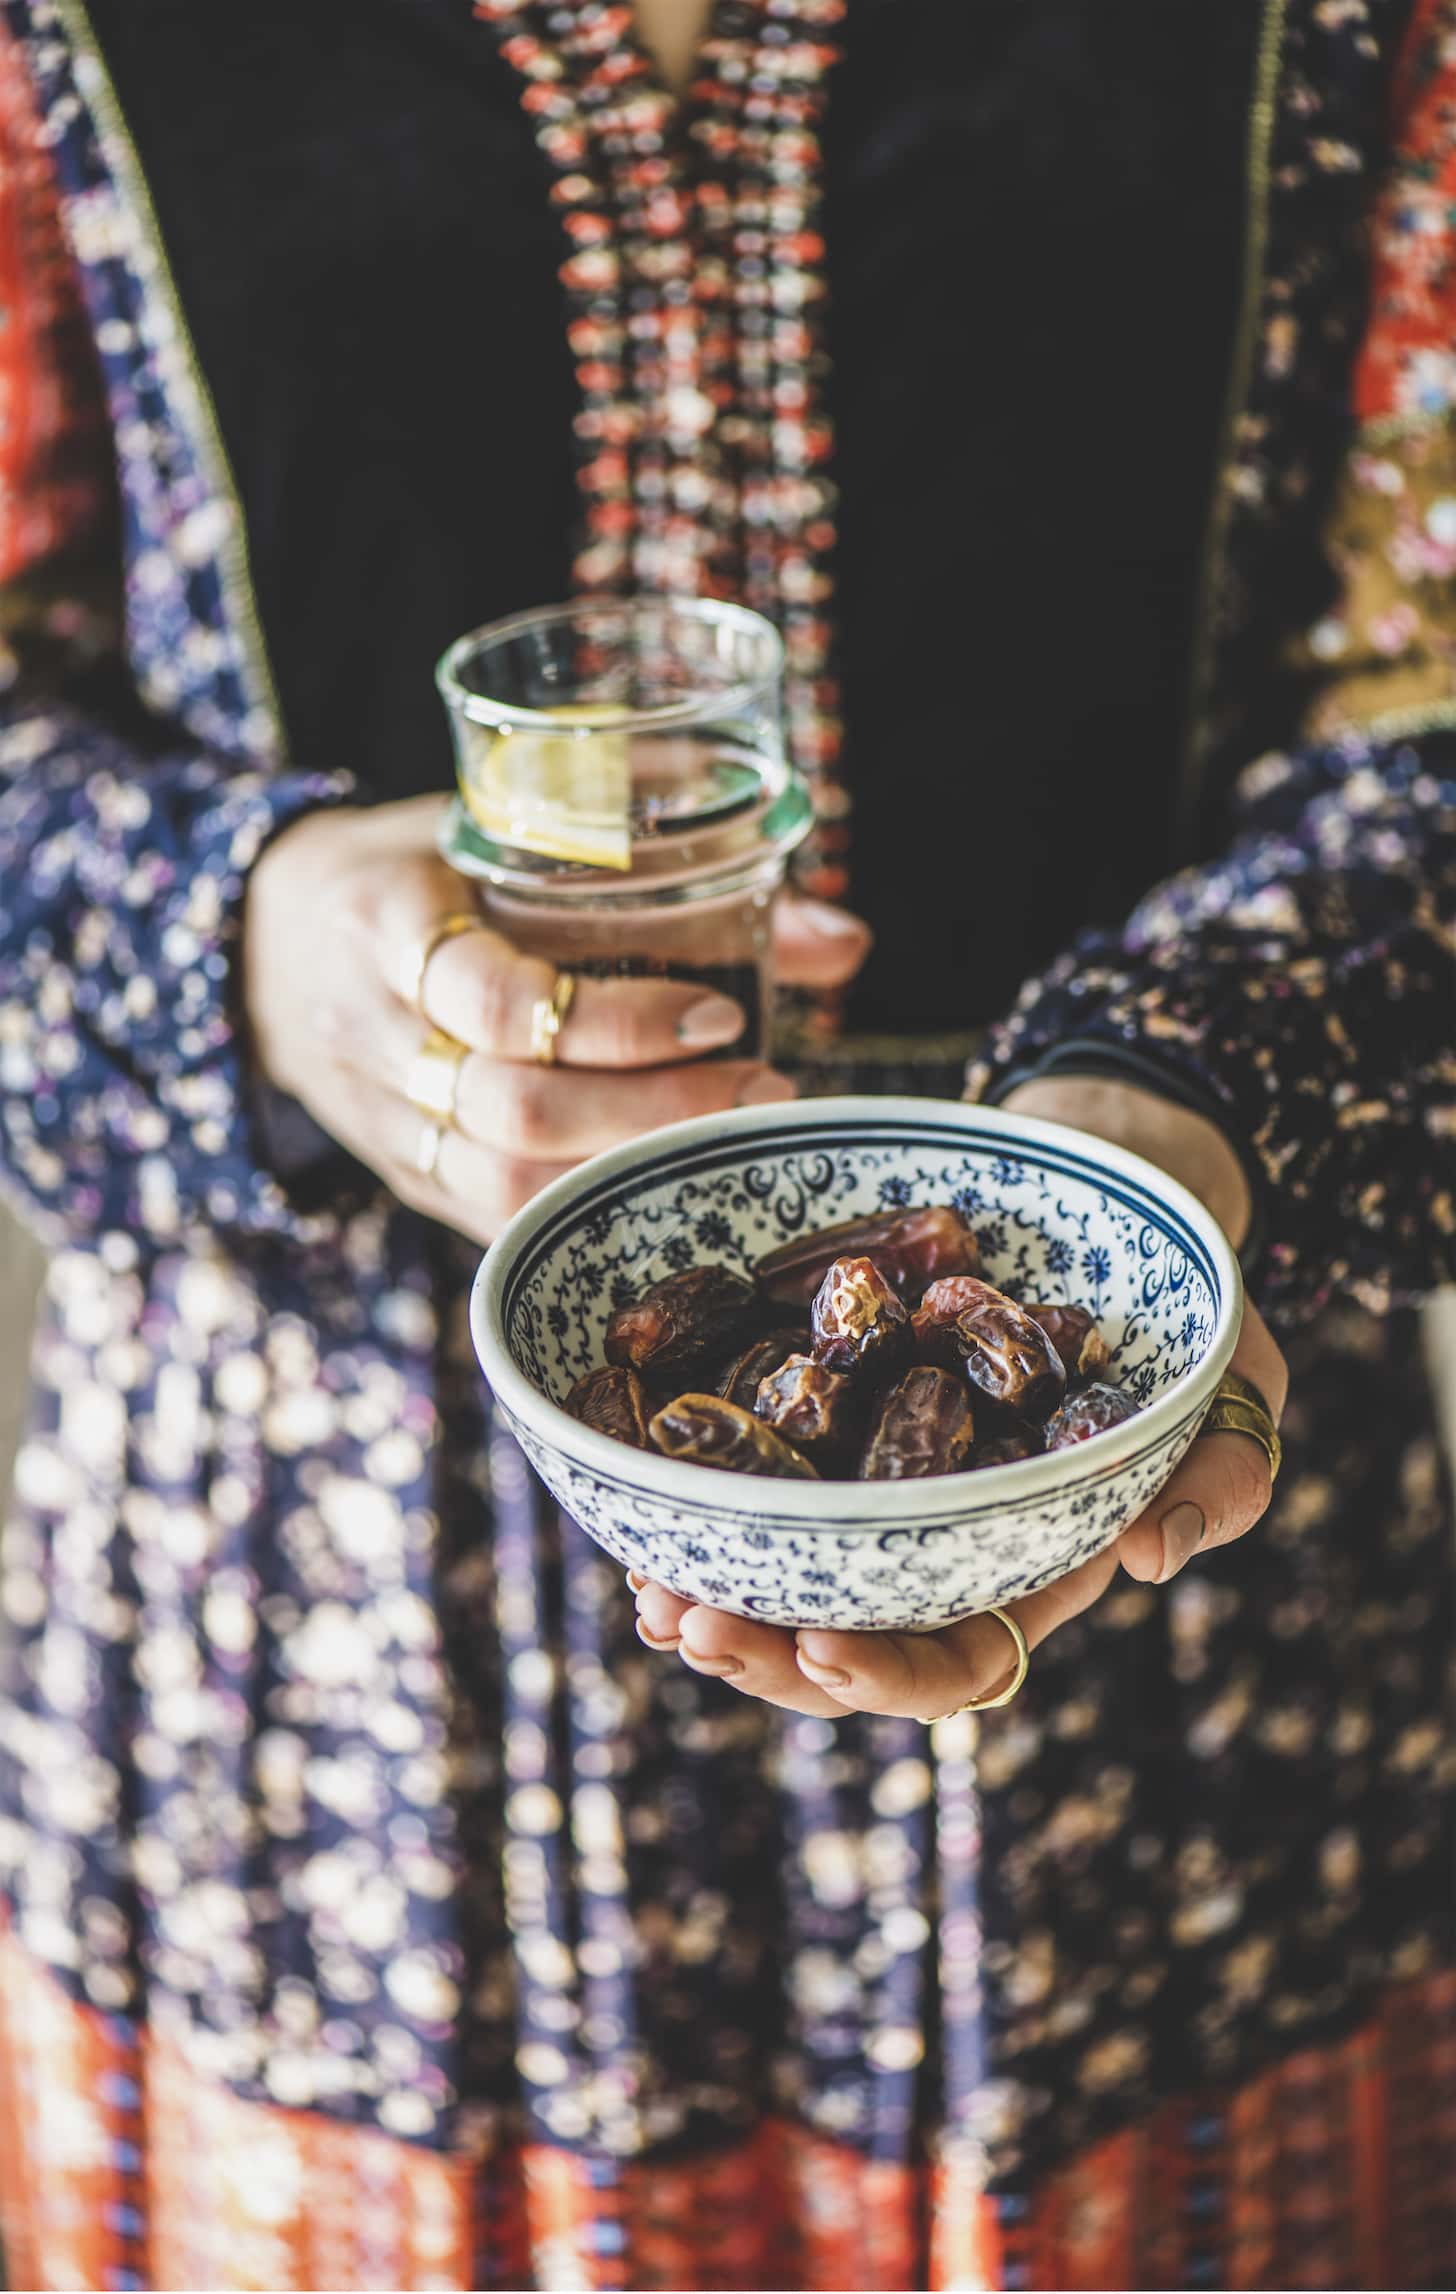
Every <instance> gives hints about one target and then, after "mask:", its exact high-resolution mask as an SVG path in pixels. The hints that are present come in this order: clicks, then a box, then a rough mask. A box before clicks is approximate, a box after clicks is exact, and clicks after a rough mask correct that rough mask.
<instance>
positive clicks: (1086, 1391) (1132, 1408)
mask: <svg viewBox="0 0 1456 2294" xmlns="http://www.w3.org/2000/svg"><path fill="white" fill-rule="evenodd" d="M1136 1416H1137V1404H1136V1402H1134V1400H1133V1398H1132V1396H1131V1395H1130V1394H1129V1393H1128V1391H1127V1388H1126V1387H1125V1386H1107V1385H1103V1384H1100V1383H1099V1384H1098V1385H1095V1386H1084V1387H1083V1388H1082V1391H1081V1393H1080V1394H1072V1395H1069V1396H1068V1398H1067V1400H1066V1401H1065V1402H1064V1403H1063V1404H1062V1407H1061V1409H1060V1410H1058V1411H1057V1413H1056V1415H1055V1416H1054V1417H1052V1418H1049V1419H1048V1420H1047V1429H1046V1446H1047V1448H1048V1449H1049V1450H1069V1449H1070V1448H1071V1447H1072V1444H1073V1443H1074V1442H1090V1441H1091V1439H1092V1436H1093V1435H1094V1434H1105V1433H1106V1432H1107V1431H1108V1429H1109V1428H1110V1427H1112V1426H1125V1425H1126V1424H1127V1421H1128V1419H1129V1418H1135V1417H1136Z"/></svg>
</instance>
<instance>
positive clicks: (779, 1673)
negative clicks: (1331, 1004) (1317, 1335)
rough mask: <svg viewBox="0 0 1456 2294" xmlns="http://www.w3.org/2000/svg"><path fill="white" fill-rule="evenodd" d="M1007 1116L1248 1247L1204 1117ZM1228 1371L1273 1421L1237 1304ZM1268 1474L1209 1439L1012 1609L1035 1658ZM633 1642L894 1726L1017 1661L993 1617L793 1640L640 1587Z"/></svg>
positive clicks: (774, 1693)
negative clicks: (1122, 1576) (1213, 1222)
mask: <svg viewBox="0 0 1456 2294" xmlns="http://www.w3.org/2000/svg"><path fill="white" fill-rule="evenodd" d="M1007 1105H1008V1106H1011V1107H1015V1108H1016V1109H1017V1110H1018V1111H1019V1112H1021V1113H1023V1114H1027V1115H1040V1116H1044V1117H1046V1118H1047V1119H1048V1120H1049V1121H1051V1122H1056V1123H1069V1124H1075V1125H1076V1126H1077V1127H1078V1128H1079V1129H1081V1130H1084V1131H1091V1132H1094V1133H1096V1134H1097V1136H1098V1137H1099V1138H1103V1139H1113V1140H1116V1141H1117V1142H1118V1144H1119V1145H1121V1146H1125V1147H1130V1148H1132V1149H1134V1150H1135V1152H1136V1153H1138V1154H1140V1155H1145V1156H1146V1157H1147V1158H1148V1160H1149V1162H1153V1163H1157V1164H1160V1165H1161V1167H1162V1168H1163V1169H1164V1170H1165V1171H1169V1172H1171V1173H1172V1175H1173V1176H1174V1177H1175V1178H1177V1179H1181V1180H1182V1182H1183V1184H1184V1185H1185V1186H1186V1187H1188V1188H1189V1189H1190V1190H1191V1191H1192V1192H1193V1193H1194V1194H1196V1195H1197V1196H1198V1197H1199V1198H1200V1200H1201V1201H1202V1202H1204V1203H1206V1204H1207V1205H1208V1208H1209V1209H1210V1210H1211V1211H1212V1212H1213V1214H1214V1216H1215V1217H1216V1218H1217V1219H1218V1220H1219V1222H1220V1224H1221V1225H1222V1226H1223V1228H1224V1230H1225V1232H1226V1233H1227V1234H1228V1236H1229V1239H1230V1241H1231V1242H1233V1243H1234V1244H1235V1246H1237V1245H1238V1244H1239V1243H1240V1242H1242V1240H1243V1237H1244V1233H1245V1231H1246V1229H1247V1226H1248V1222H1249V1194H1248V1184H1247V1181H1246V1180H1245V1177H1244V1173H1243V1169H1242V1166H1241V1165H1240V1162H1239V1159H1238V1157H1237V1155H1236V1154H1235V1153H1234V1151H1233V1149H1232V1147H1231V1146H1230V1145H1229V1143H1228V1141H1227V1140H1226V1139H1225V1138H1224V1136H1223V1134H1222V1133H1221V1132H1220V1131H1218V1130H1217V1129H1216V1128H1215V1126H1214V1125H1213V1124H1211V1123H1208V1122H1206V1121H1205V1120H1204V1118H1203V1117H1202V1116H1199V1115H1194V1114H1191V1113H1189V1112H1188V1111H1187V1110H1186V1109H1184V1108H1181V1107H1178V1106H1176V1105H1174V1103H1173V1102H1172V1101H1171V1100H1166V1099H1159V1098H1158V1097H1157V1096H1156V1094H1154V1093H1151V1092H1146V1091H1140V1090H1136V1089H1134V1088H1133V1087H1131V1086H1130V1085H1126V1084H1121V1083H1106V1082H1093V1081H1090V1080H1087V1081H1084V1080H1082V1079H1080V1078H1077V1077H1065V1078H1060V1079H1054V1080H1049V1081H1047V1082H1044V1083H1030V1084H1026V1085H1024V1086H1023V1087H1022V1089H1021V1090H1019V1091H1017V1092H1014V1093H1013V1094H1012V1095H1011V1098H1010V1099H1009V1100H1008V1101H1007ZM1232 1367H1233V1368H1234V1369H1235V1370H1238V1371H1241V1372H1242V1373H1243V1375H1244V1376H1245V1377H1246V1378H1250V1379H1252V1380H1253V1382H1254V1384H1255V1385H1256V1386H1257V1387H1258V1388H1259V1390H1260V1392H1261V1393H1262V1394H1263V1395H1264V1398H1265V1400H1266V1401H1267V1402H1268V1404H1269V1407H1270V1409H1271V1410H1272V1411H1273V1413H1274V1416H1275V1418H1276V1419H1278V1418H1279V1417H1280V1416H1281V1414H1282V1412H1283V1409H1284V1399H1285V1393H1286V1389H1287V1386H1288V1373H1287V1370H1286V1368H1285V1363H1284V1357H1283V1355H1282V1354H1281V1353H1280V1351H1279V1348H1278V1347H1277V1346H1276V1344H1275V1342H1274V1340H1273V1338H1272V1336H1271V1335H1270V1332H1269V1329H1268V1326H1267V1325H1266V1323H1265V1322H1264V1320H1263V1317H1262V1316H1261V1315H1260V1314H1259V1312H1258V1310H1257V1308H1255V1307H1253V1306H1251V1305H1248V1304H1246V1305H1245V1308H1244V1320H1243V1327H1242V1330H1241V1331H1240V1334H1239V1342H1238V1345H1237V1347H1236V1349H1235V1351H1234V1357H1233V1363H1232ZM1269 1494H1270V1476H1269V1466H1268V1461H1267V1460H1266V1458H1265V1457H1264V1454H1263V1452H1262V1451H1261V1450H1260V1448H1259V1446H1258V1444H1257V1443H1255V1442H1253V1441H1251V1440H1249V1439H1248V1437H1247V1436H1245V1435H1243V1434H1206V1435H1203V1436H1201V1437H1200V1439H1199V1440H1198V1441H1196V1442H1195V1443H1194V1444H1193V1447H1192V1448H1191V1449H1190V1450H1189V1452H1188V1455H1187V1457H1186V1458H1185V1459H1184V1460H1183V1463H1182V1464H1181V1465H1180V1466H1179V1468H1178V1470H1177V1472H1176V1473H1175V1474H1174V1475H1173V1477H1172V1479H1171V1481H1169V1482H1168V1483H1167V1485H1166V1487H1165V1488H1164V1489H1163V1490H1162V1491H1161V1492H1160V1493H1159V1495H1158V1497H1157V1499H1156V1501H1155V1503H1154V1504H1153V1506H1152V1507H1151V1508H1150V1510H1149V1511H1148V1512H1147V1513H1145V1514H1143V1515H1142V1516H1141V1517H1140V1518H1139V1519H1138V1520H1137V1521H1135V1522H1134V1523H1133V1524H1132V1526H1131V1528H1129V1529H1126V1530H1124V1532H1123V1534H1122V1536H1121V1537H1120V1538H1119V1539H1118V1541H1117V1543H1116V1544H1115V1545H1114V1546H1112V1547H1110V1548H1109V1549H1108V1551H1107V1552H1106V1553H1102V1554H1099V1555H1098V1556H1097V1558H1096V1559H1095V1560H1093V1561H1089V1562H1086V1563H1084V1564H1083V1566H1082V1567H1081V1568H1080V1569H1075V1570H1073V1571H1072V1572H1071V1574H1070V1575H1069V1576H1066V1577H1063V1578H1059V1579H1058V1580H1057V1582H1056V1583H1055V1584H1054V1585H1047V1586H1044V1587H1043V1588H1042V1590H1041V1592H1039V1593H1030V1594H1028V1595H1027V1596H1026V1598H1025V1599H1024V1600H1021V1601H1011V1602H1008V1603H1007V1604H1006V1606H1007V1608H1008V1609H1009V1610H1010V1612H1011V1614H1012V1615H1013V1616H1014V1617H1015V1618H1016V1620H1017V1622H1018V1623H1019V1625H1020V1626H1021V1629H1022V1631H1023V1633H1024V1634H1025V1635H1026V1640H1027V1645H1028V1647H1029V1648H1032V1649H1035V1648H1036V1646H1037V1644H1038V1642H1040V1641H1044V1640H1045V1639H1046V1636H1047V1635H1048V1633H1051V1632H1053V1631H1055V1629H1056V1627H1057V1626H1058V1625H1064V1624H1066V1623H1067V1622H1068V1620H1069V1619H1070V1618H1073V1617H1076V1616H1079V1615H1080V1614H1081V1612H1082V1611H1083V1610H1084V1609H1086V1608H1088V1607H1090V1605H1091V1604H1092V1602H1094V1601H1095V1600H1096V1599H1097V1597H1098V1595H1099V1594H1100V1593H1101V1592H1103V1591H1104V1589H1105V1588H1106V1586H1107V1585H1108V1584H1109V1582H1110V1581H1111V1579H1112V1577H1113V1575H1114V1573H1115V1572H1116V1570H1117V1567H1118V1565H1119V1563H1120V1564H1121V1566H1122V1567H1123V1568H1124V1569H1125V1570H1126V1571H1127V1572H1128V1574H1129V1576H1132V1577H1136V1578H1140V1579H1141V1580H1143V1581H1144V1582H1145V1583H1148V1584H1156V1585H1163V1584H1166V1583H1167V1581H1168V1579H1169V1578H1171V1577H1175V1576H1176V1575H1177V1573H1178V1571H1179V1570H1180V1569H1181V1568H1182V1567H1183V1566H1184V1564H1185V1563H1186V1562H1188V1561H1189V1560H1191V1559H1192V1557H1193V1556H1194V1555H1195V1554H1198V1553H1208V1552H1212V1550H1213V1549H1214V1547H1215V1546H1219V1545H1230V1544H1232V1543H1233V1541H1234V1540H1235V1539H1236V1538H1240V1537H1242V1536H1244V1535H1245V1533H1246V1532H1247V1531H1248V1530H1250V1529H1252V1528H1253V1526H1254V1524H1255V1522H1256V1521H1258V1520H1259V1518H1260V1516H1261V1515H1262V1514H1263V1513H1264V1511H1265V1509H1266V1508H1267V1506H1268V1503H1269ZM632 1582H633V1584H634V1587H635V1588H636V1591H637V1615H638V1625H637V1630H638V1632H639V1633H640V1635H641V1636H642V1639H643V1640H644V1641H645V1642H646V1643H647V1645H648V1647H649V1648H654V1649H676V1650H677V1652H678V1654H679V1656H680V1657H681V1658H682V1660H683V1662H684V1663H685V1664H688V1665H690V1666H692V1668H693V1670H694V1671H695V1672H700V1673H712V1674H716V1675H718V1676H720V1677H721V1678H723V1679H725V1680H730V1681H731V1682H732V1684H733V1686H734V1687H735V1688H736V1689H741V1690H743V1691H744V1693H745V1694H746V1695H749V1696H756V1697H762V1698H763V1699H765V1700H766V1701H767V1702H768V1703H770V1704H776V1705H786V1706H788V1707H789V1708H790V1709H791V1710H793V1711H795V1712H802V1713H812V1714H815V1715H818V1716H819V1717H821V1718H834V1717H837V1716H839V1715H842V1714H844V1713H845V1712H868V1713H891V1714H901V1715H904V1716H906V1717H908V1718H909V1719H912V1720H920V1721H928V1720H934V1719H936V1718H938V1717H939V1716H940V1715H941V1714H943V1713H949V1712H954V1711H955V1710H956V1709H957V1708H958V1707H959V1706H961V1705H963V1704H965V1703H967V1702H968V1700H969V1699H971V1698H972V1697H982V1696H985V1695H987V1694H989V1693H990V1692H992V1691H994V1690H995V1689H997V1688H999V1687H1000V1686H1002V1685H1003V1684H1005V1683H1006V1682H1008V1681H1009V1680H1010V1678H1011V1671H1012V1662H1013V1656H1014V1651H1013V1649H1012V1645H1011V1640H1010V1636H1009V1635H1008V1633H1007V1631H1006V1628H1005V1626H1004V1625H1000V1624H998V1623H997V1621H996V1619H995V1618H994V1617H968V1618H966V1619H965V1621H964V1622H963V1623H962V1624H959V1625H951V1626H948V1627H947V1628H946V1629H945V1630H944V1631H943V1632H939V1633H828V1632H821V1631H812V1632H811V1631H805V1632H800V1633H797V1634H795V1633H789V1632H785V1631H782V1630H780V1629H779V1628H778V1627H776V1626H771V1625H757V1624H751V1623H748V1622H746V1621H745V1620H744V1619H743V1618H741V1617H730V1616H728V1615H727V1614H726V1613H725V1612H724V1611H722V1610H717V1609H705V1608H702V1607H697V1606H694V1605H693V1604H691V1603H689V1602H686V1601H681V1600H679V1599H678V1597H677V1595H676V1594H673V1593H669V1592H667V1591H665V1590H664V1588H663V1587H661V1586H656V1585H649V1584H646V1583H639V1582H638V1581H637V1580H636V1579H635V1578H634V1579H633V1581H632Z"/></svg>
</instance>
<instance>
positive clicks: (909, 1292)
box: [753, 1203, 980, 1306]
mask: <svg viewBox="0 0 1456 2294" xmlns="http://www.w3.org/2000/svg"><path fill="white" fill-rule="evenodd" d="M840 1258H872V1259H873V1260H874V1262H875V1264H876V1266H877V1267H878V1268H879V1270H880V1272H881V1274H882V1275H883V1276H884V1277H885V1280H886V1281H887V1282H888V1283H889V1284H890V1287H891V1288H892V1289H893V1290H894V1291H895V1293H896V1295H897V1296H898V1297H900V1298H918V1297H919V1295H920V1293H921V1292H922V1291H923V1290H924V1288H925V1286H926V1284H927V1283H930V1282H934V1281H935V1280H936V1279H937V1277H938V1276H941V1275H949V1274H974V1273H975V1271H976V1268H977V1267H978V1265H979V1264H980V1253H979V1251H978V1249H977V1246H976V1238H975V1236H974V1235H973V1234H972V1232H971V1230H970V1228H969V1227H968V1226H967V1225H966V1223H965V1221H964V1219H963V1218H962V1217H961V1215H960V1213H959V1212H958V1211H953V1210H952V1209H951V1207H950V1205H949V1204H948V1203H934V1204H930V1205H929V1206H927V1207H926V1208H925V1209H923V1210H912V1211H872V1212H870V1213H869V1214H868V1215H867V1216H866V1217H864V1218H859V1219H846V1220H845V1221H844V1222H843V1224H842V1225H840V1226H837V1227H821V1228H820V1229H819V1231H818V1233H817V1234H810V1235H796V1236H795V1237H794V1240H793V1241H792V1242H789V1243H781V1244H780V1245H779V1248H778V1249H777V1250H774V1251H770V1252H769V1253H768V1255H767V1257H766V1258H761V1259H760V1260H759V1262H758V1264H757V1265H756V1266H755V1268H754V1270H753V1277H754V1280H755V1282H756V1283H757V1284H758V1287H759V1289H760V1291H761V1292H762V1293H763V1295H764V1297H765V1298H768V1299H772V1301H773V1302H774V1304H775V1305H776V1306H807V1305H808V1303H809V1301H810V1300H811V1299H812V1298H813V1297H814V1295H815V1293H816V1291H817V1290H818V1289H819V1287H820V1285H821V1284H822V1282H823V1281H824V1278H825V1276H826V1275H827V1274H828V1272H829V1269H830V1267H831V1266H832V1265H833V1263H834V1261H835V1260H836V1259H840Z"/></svg>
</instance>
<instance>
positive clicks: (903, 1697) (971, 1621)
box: [797, 1551, 1117, 1721]
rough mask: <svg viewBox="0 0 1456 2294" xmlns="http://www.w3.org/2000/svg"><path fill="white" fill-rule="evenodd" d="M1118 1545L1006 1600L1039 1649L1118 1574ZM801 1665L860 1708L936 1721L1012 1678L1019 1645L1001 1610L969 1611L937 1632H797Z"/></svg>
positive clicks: (844, 1702)
mask: <svg viewBox="0 0 1456 2294" xmlns="http://www.w3.org/2000/svg"><path fill="white" fill-rule="evenodd" d="M1116 1568H1117V1556H1116V1552H1115V1551H1113V1552H1110V1553H1106V1554H1098V1555H1097V1556H1096V1558H1095V1559H1093V1560H1092V1561H1087V1562H1084V1563H1083V1564H1082V1566H1081V1568H1080V1569H1074V1570H1072V1571H1071V1573H1070V1574H1069V1575H1068V1576H1066V1577H1061V1578H1058V1580H1057V1581H1056V1583H1055V1584H1054V1585H1046V1586H1043V1588H1042V1589H1041V1591H1040V1592H1039V1593H1028V1594H1027V1595H1026V1596H1025V1598H1024V1599H1023V1600H1020V1601H1008V1602H1007V1603H1006V1604H1005V1607H1006V1608H1007V1610H1008V1611H1009V1612H1010V1614H1011V1615H1012V1616H1013V1617H1014V1618H1015V1619H1016V1621H1017V1623H1018V1624H1019V1625H1020V1627H1021V1630H1022V1632H1023V1633H1024V1634H1025V1635H1026V1644H1027V1647H1028V1648H1029V1649H1035V1648H1037V1647H1038V1646H1039V1644H1040V1643H1041V1642H1042V1641H1044V1640H1045V1639H1046V1637H1047V1635H1048V1634H1049V1633H1052V1632H1055V1631H1056V1629H1057V1627H1058V1626H1059V1625H1065V1624H1066V1623H1068V1622H1069V1620H1070V1619H1071V1618H1073V1617H1078V1616H1080V1615H1081V1613H1082V1611H1083V1610H1084V1609H1087V1608H1090V1607H1091V1605H1092V1603H1093V1602H1094V1601H1095V1600H1096V1599H1097V1597H1098V1595H1099V1594H1100V1593H1102V1592H1103V1590H1104V1589H1105V1587H1106V1586H1107V1585H1108V1583H1109V1582H1110V1581H1111V1579H1112V1577H1113V1575H1114V1573H1115V1571H1116ZM797 1638H798V1663H799V1670H800V1671H801V1673H802V1674H803V1675H804V1677H805V1679H806V1680H810V1681H812V1682H813V1683H814V1684H815V1686H816V1687H819V1688H822V1689H824V1690H826V1691H827V1692H828V1694H830V1695H831V1696H832V1697H833V1698H834V1699H835V1701H836V1703H837V1704H839V1705H841V1706H843V1707H846V1708H848V1709H850V1710H852V1711H855V1712H866V1713H884V1714H891V1715H897V1716H899V1717H900V1718H902V1719H906V1720H918V1721H932V1720H939V1719H941V1718H942V1717H943V1716H944V1715H945V1714H946V1713H951V1712H955V1711H956V1710H957V1709H958V1708H959V1707H960V1706H962V1705H964V1704H965V1703H967V1702H968V1700H969V1699H970V1698H972V1697H983V1696H988V1695H990V1694H991V1693H992V1692H993V1691H994V1690H996V1689H998V1688H1000V1687H1003V1686H1004V1685H1005V1684H1006V1683H1007V1682H1008V1681H1009V1680H1010V1678H1011V1675H1012V1672H1013V1670H1014V1667H1015V1664H1016V1647H1015V1644H1014V1642H1013V1641H1012V1638H1011V1635H1010V1634H1009V1633H1008V1632H1007V1630H1006V1627H1005V1626H1004V1625H1003V1624H1002V1623H1001V1622H1000V1620H999V1618H996V1617H991V1616H981V1617H967V1618H964V1619H962V1621H961V1622H960V1623H959V1624H957V1625H947V1626H946V1627H945V1628H944V1629H943V1630H942V1631H941V1632H938V1633H826V1632H821V1631H817V1630H816V1631H804V1632H801V1633H800V1634H799V1635H798V1637H797Z"/></svg>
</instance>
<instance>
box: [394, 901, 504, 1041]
mask: <svg viewBox="0 0 1456 2294" xmlns="http://www.w3.org/2000/svg"><path fill="white" fill-rule="evenodd" d="M489 928H490V927H489V926H488V925H487V923H486V921H485V918H484V917H483V916H482V915H481V913H480V911H479V909H478V908H462V909H457V910H456V912H455V914H454V915H453V916H444V917H442V918H441V919H440V922H439V923H438V924H436V925H435V926H433V928H432V929H431V930H430V931H428V932H427V933H426V934H425V936H424V938H423V940H421V942H420V943H419V946H418V947H417V948H416V949H415V950H414V951H413V953H412V955H411V957H410V965H409V975H408V977H407V979H406V981H405V995H404V1000H405V1002H406V1003H407V1004H411V1005H413V1007H414V1009H415V1010H416V1011H417V1012H418V1013H419V1015H420V1018H421V1019H422V1020H423V1019H428V1018H429V1016H430V1015H429V1013H428V1012H427V1011H426V1010H425V1004H424V995H425V974H426V972H427V971H428V970H429V968H430V958H431V957H432V956H433V955H434V953H435V950H436V949H437V948H443V947H444V945H445V942H446V941H447V940H453V939H454V938H455V937H456V935H457V934H458V933H461V932H485V931H488V930H489Z"/></svg>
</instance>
